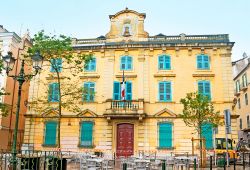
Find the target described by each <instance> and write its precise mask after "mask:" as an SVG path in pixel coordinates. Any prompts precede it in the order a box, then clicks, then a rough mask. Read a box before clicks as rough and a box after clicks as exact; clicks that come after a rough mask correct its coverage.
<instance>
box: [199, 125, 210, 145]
mask: <svg viewBox="0 0 250 170" xmlns="http://www.w3.org/2000/svg"><path fill="white" fill-rule="evenodd" d="M201 136H202V137H203V138H205V140H206V149H212V148H213V126H212V124H210V123H204V124H203V125H202V126H201Z"/></svg>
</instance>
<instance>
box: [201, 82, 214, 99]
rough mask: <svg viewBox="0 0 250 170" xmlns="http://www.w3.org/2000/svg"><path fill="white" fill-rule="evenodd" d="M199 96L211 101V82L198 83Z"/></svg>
mask: <svg viewBox="0 0 250 170" xmlns="http://www.w3.org/2000/svg"><path fill="white" fill-rule="evenodd" d="M198 94H202V95H203V96H206V97H207V98H208V100H211V87H210V82H209V81H198Z"/></svg>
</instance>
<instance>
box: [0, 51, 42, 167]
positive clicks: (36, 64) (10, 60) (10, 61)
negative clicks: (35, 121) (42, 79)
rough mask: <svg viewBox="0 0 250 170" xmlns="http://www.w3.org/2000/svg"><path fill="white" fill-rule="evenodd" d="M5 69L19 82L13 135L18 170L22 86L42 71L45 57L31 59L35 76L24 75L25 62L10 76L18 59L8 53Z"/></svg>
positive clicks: (4, 61) (13, 156)
mask: <svg viewBox="0 0 250 170" xmlns="http://www.w3.org/2000/svg"><path fill="white" fill-rule="evenodd" d="M2 59H3V64H4V69H5V70H6V74H7V76H8V77H12V78H13V79H14V80H17V81H18V84H19V86H18V99H17V109H16V122H15V129H14V135H13V145H12V160H11V161H12V165H13V170H16V168H17V159H16V155H17V151H16V145H17V131H18V121H19V111H20V102H21V92H22V91H21V90H22V85H23V83H24V82H25V81H27V80H29V79H30V78H31V77H34V76H35V75H36V74H37V73H38V72H39V70H41V69H42V63H43V57H42V56H41V55H40V53H39V52H36V53H35V55H33V56H32V57H31V59H32V63H33V68H34V69H35V74H25V73H24V60H22V65H21V69H20V72H19V74H18V75H9V72H10V71H11V70H12V69H13V67H14V65H15V61H16V59H15V58H14V57H13V56H12V53H11V52H8V54H7V55H6V56H3V57H2Z"/></svg>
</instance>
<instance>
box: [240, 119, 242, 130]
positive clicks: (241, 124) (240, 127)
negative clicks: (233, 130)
mask: <svg viewBox="0 0 250 170" xmlns="http://www.w3.org/2000/svg"><path fill="white" fill-rule="evenodd" d="M240 129H242V119H241V118H240Z"/></svg>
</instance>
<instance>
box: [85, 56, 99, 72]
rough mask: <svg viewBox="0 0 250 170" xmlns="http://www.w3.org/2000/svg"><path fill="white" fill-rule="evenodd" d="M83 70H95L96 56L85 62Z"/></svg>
mask: <svg viewBox="0 0 250 170" xmlns="http://www.w3.org/2000/svg"><path fill="white" fill-rule="evenodd" d="M84 70H85V71H95V70H96V58H92V59H91V60H89V61H88V63H86V65H85V68H84Z"/></svg>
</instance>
